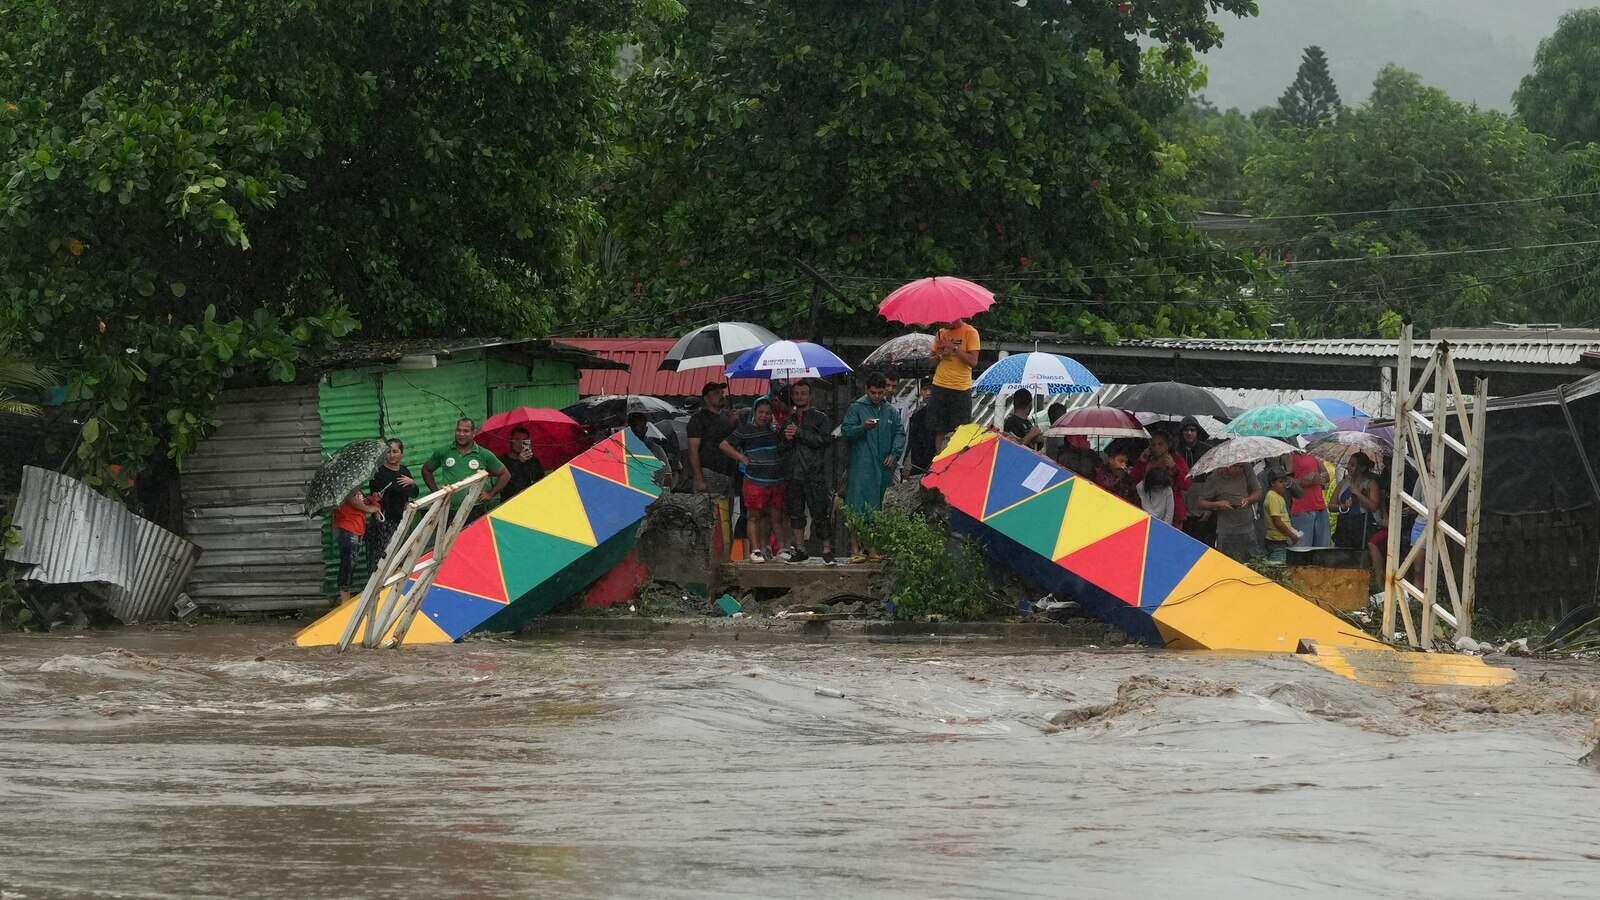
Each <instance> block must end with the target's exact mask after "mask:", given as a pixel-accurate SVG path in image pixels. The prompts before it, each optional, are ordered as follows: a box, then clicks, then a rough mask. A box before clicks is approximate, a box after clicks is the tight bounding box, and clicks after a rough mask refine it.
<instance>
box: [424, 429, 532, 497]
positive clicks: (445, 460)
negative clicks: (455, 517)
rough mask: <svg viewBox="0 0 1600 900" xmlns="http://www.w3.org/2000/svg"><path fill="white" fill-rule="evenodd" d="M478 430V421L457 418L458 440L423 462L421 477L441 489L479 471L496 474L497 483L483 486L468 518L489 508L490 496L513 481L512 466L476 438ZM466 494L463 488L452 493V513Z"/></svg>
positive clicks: (430, 484) (434, 487)
mask: <svg viewBox="0 0 1600 900" xmlns="http://www.w3.org/2000/svg"><path fill="white" fill-rule="evenodd" d="M477 434H478V424H477V423H476V422H474V421H472V420H471V419H465V418H463V419H459V420H457V421H456V442H455V443H454V444H452V445H450V446H448V447H446V448H444V449H443V450H439V451H436V452H435V453H434V454H433V455H432V456H430V457H428V461H427V462H425V463H423V464H422V480H423V481H426V482H427V483H428V487H429V488H430V489H432V490H435V491H437V490H438V489H439V487H440V484H441V483H442V484H455V483H456V482H458V481H465V480H466V479H468V478H471V477H472V476H474V475H476V474H478V473H479V472H488V473H489V474H490V475H493V476H495V481H494V484H491V485H489V486H488V487H487V488H484V491H483V495H482V496H481V497H479V499H478V505H477V506H476V507H474V508H473V510H472V514H471V515H470V516H469V517H468V519H467V521H469V522H470V521H471V520H472V519H476V518H477V517H479V516H481V515H483V514H484V513H485V512H487V511H488V509H489V507H488V505H487V504H488V501H489V500H490V498H492V497H494V496H495V495H496V494H498V493H500V492H501V491H503V490H505V488H506V485H507V484H509V483H510V482H511V470H510V469H507V468H506V466H505V463H502V462H501V461H500V458H499V457H498V456H495V455H494V454H493V453H490V452H489V451H487V450H485V449H483V448H482V447H479V446H478V445H477V443H475V442H474V441H473V438H474V437H475V436H477ZM435 472H437V473H438V475H437V476H435V475H434V473H435ZM465 496H466V492H464V491H463V492H460V493H456V494H452V495H451V496H450V512H451V513H452V514H453V513H454V512H455V511H456V508H457V507H459V506H460V505H461V500H462V498H463V497H465Z"/></svg>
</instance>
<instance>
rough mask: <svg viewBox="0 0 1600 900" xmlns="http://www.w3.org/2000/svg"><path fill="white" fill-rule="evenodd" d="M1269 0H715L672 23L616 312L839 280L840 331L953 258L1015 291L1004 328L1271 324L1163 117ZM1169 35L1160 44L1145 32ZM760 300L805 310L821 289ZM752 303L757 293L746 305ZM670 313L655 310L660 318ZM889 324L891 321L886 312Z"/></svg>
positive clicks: (639, 82) (1130, 330)
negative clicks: (1187, 182)
mask: <svg viewBox="0 0 1600 900" xmlns="http://www.w3.org/2000/svg"><path fill="white" fill-rule="evenodd" d="M1253 8H1254V4H1253V3H1251V2H1245V0H1209V2H1205V3H1195V2H1187V0H1136V2H1127V3H1120V4H1119V3H1111V2H1097V3H1067V2H1063V0H1047V2H1030V3H1028V4H1026V5H1021V4H1015V3H1010V2H999V0H935V2H910V0H890V2H883V3H871V4H862V3H857V2H844V0H817V2H811V3H801V4H796V3H790V2H779V0H705V2H699V3H694V4H690V5H689V6H688V11H687V14H686V15H685V16H684V17H683V18H682V19H680V20H678V21H676V22H674V23H672V25H671V27H668V28H664V29H662V30H660V31H658V32H656V33H654V34H652V35H650V36H649V39H648V40H647V42H646V45H645V49H644V55H643V64H642V67H641V68H640V69H639V70H638V71H637V72H635V73H634V74H633V75H632V77H631V78H630V82H629V92H630V96H629V99H630V102H631V104H632V107H633V118H632V127H631V128H630V130H629V132H628V135H627V137H628V148H627V150H628V156H627V157H626V158H625V165H623V166H622V167H620V168H619V170H618V172H617V175H616V177H615V178H614V180H613V181H612V183H611V185H610V191H609V194H610V198H609V201H608V210H609V213H610V218H611V220H612V221H611V224H612V227H613V228H614V229H615V231H616V238H617V240H618V243H619V245H620V247H621V254H622V258H621V260H620V262H619V263H618V264H617V265H616V266H615V272H616V275H617V279H616V290H615V292H614V294H613V296H614V297H616V298H618V299H617V300H615V301H614V304H613V305H612V306H610V307H606V308H600V309H596V310H593V311H592V313H591V319H593V320H595V321H612V320H615V319H617V318H618V317H621V316H625V315H627V314H628V313H629V311H631V310H635V309H637V308H638V307H639V306H640V305H641V304H642V305H643V307H644V309H645V310H647V311H648V310H652V309H653V310H660V311H667V310H680V311H681V310H685V309H695V308H697V307H696V304H698V303H701V302H704V299H705V298H715V297H718V296H726V295H730V294H732V295H740V294H742V292H746V291H749V290H752V289H756V288H759V287H760V286H762V285H767V284H772V283H774V282H776V283H780V284H782V283H788V282H789V280H790V279H792V278H794V277H795V276H796V275H797V273H798V272H799V271H800V270H799V269H798V267H797V266H796V264H795V260H800V261H802V262H805V263H808V264H811V265H814V266H816V267H817V268H819V269H822V270H824V271H826V272H828V273H831V274H832V275H834V276H836V278H835V280H836V282H837V284H838V285H839V286H840V287H841V289H842V291H841V293H842V294H843V295H844V296H842V297H841V296H837V295H831V294H830V295H828V297H827V302H828V306H827V318H826V319H825V322H824V326H825V328H824V330H832V331H835V332H837V331H841V330H846V329H849V330H859V329H861V328H863V327H872V326H871V325H868V324H867V323H869V322H871V321H872V319H871V314H870V310H871V308H872V304H873V303H874V302H875V300H876V299H878V298H881V296H882V294H883V292H884V291H885V290H886V289H888V288H889V287H892V286H893V285H894V284H896V283H898V282H900V281H903V280H905V279H908V278H912V277H919V276H922V275H926V274H929V273H936V272H950V273H961V274H964V275H968V276H976V277H978V278H980V280H983V281H985V283H987V284H989V285H991V286H993V287H995V288H997V289H1000V290H1008V291H1009V300H1008V302H1006V303H1005V304H1003V305H1001V307H1000V308H999V309H998V310H997V311H996V312H995V313H993V314H991V316H990V320H989V322H988V327H990V328H999V329H1001V330H1006V331H1012V332H1027V331H1029V330H1033V329H1047V328H1055V329H1062V330H1069V331H1079V332H1082V333H1086V334H1091V335H1097V336H1101V337H1106V338H1114V337H1117V336H1119V335H1126V334H1178V333H1191V334H1193V333H1209V334H1246V333H1252V332H1254V331H1256V330H1257V329H1259V328H1260V327H1261V325H1262V324H1263V323H1264V321H1265V318H1264V316H1265V314H1264V313H1263V312H1261V311H1259V310H1256V309H1255V308H1253V307H1252V306H1251V305H1250V304H1245V303H1237V304H1227V303H1218V302H1217V301H1219V300H1224V301H1225V300H1227V299H1228V298H1230V297H1238V296H1239V295H1240V293H1241V290H1242V289H1243V288H1244V287H1245V286H1247V285H1249V284H1251V283H1253V281H1254V279H1255V277H1256V275H1257V273H1258V267H1257V266H1256V265H1255V264H1254V262H1253V260H1252V259H1251V258H1250V257H1249V256H1243V257H1241V256H1235V255H1230V254H1229V253H1227V252H1225V251H1223V250H1222V249H1221V248H1220V247H1218V246H1216V245H1215V244H1212V243H1210V242H1208V241H1205V240H1203V239H1201V238H1200V237H1199V236H1197V235H1196V234H1195V233H1194V232H1193V231H1192V230H1191V229H1190V228H1189V226H1188V224H1187V223H1188V221H1189V219H1190V214H1191V209H1190V208H1189V207H1188V205H1187V202H1186V198H1184V197H1183V196H1182V194H1181V191H1180V190H1179V187H1180V185H1179V182H1180V180H1181V178H1182V177H1183V175H1184V174H1185V173H1186V171H1187V161H1186V158H1185V155H1184V154H1183V152H1182V151H1181V150H1180V149H1178V148H1176V147H1174V146H1172V145H1170V144H1168V143H1167V142H1165V141H1164V140H1163V139H1162V137H1161V135H1160V133H1159V132H1158V131H1157V129H1156V128H1155V127H1154V126H1153V123H1154V122H1156V121H1158V120H1160V119H1162V118H1164V117H1166V116H1168V115H1170V114H1171V113H1172V112H1173V111H1175V110H1176V109H1178V108H1179V107H1180V106H1182V104H1183V103H1184V102H1185V101H1186V98H1187V96H1188V94H1189V93H1190V92H1191V91H1192V89H1193V88H1194V87H1195V86H1196V80H1195V76H1196V69H1195V67H1194V66H1193V64H1192V62H1191V49H1194V48H1198V49H1204V48H1206V47H1209V46H1211V45H1213V44H1214V43H1215V42H1216V41H1217V39H1218V37H1219V31H1218V26H1217V23H1216V22H1215V21H1213V20H1212V19H1211V18H1209V14H1216V13H1219V12H1227V13H1236V14H1247V13H1250V12H1253ZM1147 37H1154V38H1157V39H1159V40H1162V41H1164V42H1165V43H1164V44H1163V45H1161V46H1160V47H1158V48H1156V49H1154V50H1153V51H1151V52H1150V53H1148V54H1141V53H1140V51H1139V41H1140V39H1142V38H1147ZM762 302H763V303H765V304H768V305H764V306H762V307H760V308H759V309H755V308H752V310H751V311H750V314H751V315H754V316H757V317H762V316H765V317H768V318H769V319H772V320H774V321H776V322H777V323H779V324H781V323H782V321H783V319H784V317H785V316H789V317H796V318H797V317H799V316H802V315H804V311H805V309H806V308H807V300H806V297H805V296H804V293H803V291H802V290H793V291H791V292H790V293H788V294H782V295H772V296H769V295H762ZM734 311H735V312H738V311H739V310H738V309H735V310H734ZM648 314H649V313H648V312H647V313H646V315H648ZM878 327H887V326H885V325H882V324H881V323H880V325H879V326H878Z"/></svg>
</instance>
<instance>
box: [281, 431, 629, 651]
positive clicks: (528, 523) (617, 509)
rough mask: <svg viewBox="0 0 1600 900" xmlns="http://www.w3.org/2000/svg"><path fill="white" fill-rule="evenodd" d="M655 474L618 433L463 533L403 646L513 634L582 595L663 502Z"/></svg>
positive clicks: (348, 608) (326, 634)
mask: <svg viewBox="0 0 1600 900" xmlns="http://www.w3.org/2000/svg"><path fill="white" fill-rule="evenodd" d="M660 468H661V461H660V460H659V459H657V458H656V456H655V455H654V454H653V453H651V452H650V449H649V448H648V447H646V446H644V444H642V443H641V442H640V441H639V440H638V439H637V438H636V437H635V436H634V435H633V433H632V432H630V431H627V430H626V429H624V430H623V431H621V432H618V433H617V434H615V435H613V436H611V437H609V438H607V439H606V440H604V441H601V442H600V443H598V444H595V445H594V446H593V447H591V448H589V449H588V450H586V451H584V452H583V453H581V454H579V455H578V456H577V457H576V458H574V459H573V460H572V461H570V462H568V463H567V464H566V465H564V466H562V467H561V468H559V469H556V470H555V471H554V472H551V473H550V474H549V475H547V476H545V477H544V478H543V479H542V480H540V481H539V482H538V483H537V484H534V485H533V486H531V487H529V488H528V489H526V490H524V491H523V492H522V493H520V494H518V495H517V496H515V497H513V498H511V499H510V500H509V501H507V502H506V503H504V504H501V505H500V506H498V507H496V508H495V509H494V510H493V511H491V512H490V513H489V514H488V515H487V516H484V517H482V518H480V519H478V520H477V521H475V522H473V523H472V524H470V525H468V526H467V527H466V528H464V529H462V531H461V534H460V535H459V536H458V537H457V538H456V543H455V546H454V547H452V548H451V550H450V555H449V556H447V557H446V558H445V561H444V563H443V565H441V566H440V567H439V574H438V575H437V577H436V578H435V579H434V585H433V588H432V589H431V590H429V591H428V595H427V596H426V597H424V598H423V601H422V607H421V611H420V613H419V614H418V615H417V617H416V619H415V620H414V621H413V622H412V625H411V629H410V631H409V632H408V633H407V634H406V643H407V644H423V643H442V642H448V641H454V640H459V639H460V638H461V637H462V636H463V635H465V634H467V633H468V632H471V631H475V630H482V631H513V630H515V629H516V628H518V627H520V626H521V625H523V624H525V623H526V622H527V621H528V620H529V619H531V618H533V617H534V616H537V615H539V614H541V613H544V612H548V611H549V610H550V609H551V608H552V607H554V606H555V605H556V604H558V603H560V602H561V601H563V600H565V599H567V598H568V597H570V596H572V595H573V594H575V593H577V592H578V591H580V590H582V589H583V588H584V587H587V586H588V585H589V584H590V583H591V582H593V581H594V580H595V579H597V578H599V577H600V576H601V575H604V574H605V573H606V572H607V571H609V570H610V569H611V567H612V566H614V565H616V563H617V562H618V561H619V560H620V559H621V558H622V557H623V556H625V555H626V554H627V552H628V550H629V549H630V548H631V547H632V546H633V543H634V539H635V537H636V536H637V532H638V529H637V527H636V526H637V525H638V524H639V521H640V520H641V519H643V518H644V513H645V508H646V507H648V506H649V505H650V503H651V502H652V501H654V500H655V499H656V497H657V496H659V495H660V493H661V489H660V488H659V487H657V486H656V484H655V473H656V471H657V470H658V469H660ZM414 584H415V582H407V585H406V589H407V590H410V588H411V587H412V585H414ZM355 603H356V601H355V600H351V601H350V602H348V603H345V604H343V605H341V606H339V607H338V608H337V609H334V610H332V611H331V612H329V613H328V614H327V615H325V616H323V617H322V618H320V619H318V620H317V621H316V622H313V623H312V624H311V625H308V626H307V627H306V628H305V629H303V630H302V631H301V632H300V633H299V634H297V635H296V636H295V643H297V644H299V645H300V646H302V647H313V646H324V645H330V644H335V643H337V642H338V640H339V636H340V635H341V634H342V633H343V631H344V627H345V625H346V624H347V623H348V622H349V621H350V616H351V615H353V614H354V611H355Z"/></svg>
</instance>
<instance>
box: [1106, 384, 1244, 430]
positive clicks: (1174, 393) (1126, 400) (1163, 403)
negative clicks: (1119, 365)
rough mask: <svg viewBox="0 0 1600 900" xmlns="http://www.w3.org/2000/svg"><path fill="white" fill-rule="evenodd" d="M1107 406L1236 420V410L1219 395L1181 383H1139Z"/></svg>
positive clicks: (1124, 391) (1172, 414)
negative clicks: (1219, 397) (1230, 407)
mask: <svg viewBox="0 0 1600 900" xmlns="http://www.w3.org/2000/svg"><path fill="white" fill-rule="evenodd" d="M1105 405H1106V406H1112V407H1115V408H1117V409H1125V410H1127V411H1128V412H1136V413H1137V412H1143V413H1155V414H1156V415H1160V416H1210V417H1212V418H1213V419H1221V420H1222V421H1224V422H1226V421H1227V420H1229V419H1231V418H1233V410H1231V409H1229V408H1228V406H1227V404H1225V403H1223V402H1222V401H1221V400H1219V399H1217V395H1216V394H1213V393H1211V392H1210V391H1208V390H1206V389H1205V388H1203V387H1195V386H1194V385H1192V384H1184V383H1182V382H1179V381H1152V382H1148V383H1146V384H1135V385H1132V386H1130V387H1128V388H1126V389H1125V390H1123V391H1122V393H1120V394H1117V395H1115V396H1112V397H1110V398H1108V399H1107V400H1106V401H1105Z"/></svg>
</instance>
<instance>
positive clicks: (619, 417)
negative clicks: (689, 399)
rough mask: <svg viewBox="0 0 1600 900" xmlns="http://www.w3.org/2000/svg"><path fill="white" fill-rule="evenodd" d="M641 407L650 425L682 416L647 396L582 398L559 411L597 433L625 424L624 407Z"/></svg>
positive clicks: (681, 410) (663, 403) (660, 400)
mask: <svg viewBox="0 0 1600 900" xmlns="http://www.w3.org/2000/svg"><path fill="white" fill-rule="evenodd" d="M629 406H643V407H644V412H645V418H647V419H649V420H650V421H651V422H660V421H661V420H663V419H671V418H673V417H675V416H681V415H684V410H683V409H682V408H680V407H677V406H674V405H673V404H671V403H668V402H667V401H665V400H663V399H661V398H660V397H648V396H644V395H641V394H608V395H605V396H600V397H585V398H584V399H582V400H579V401H578V402H577V403H574V404H572V405H571V406H568V407H564V408H563V409H562V410H561V411H562V412H564V413H566V414H567V415H569V416H571V417H572V418H573V420H574V421H576V422H577V423H578V424H579V425H582V426H584V427H585V428H587V429H589V430H590V431H591V432H597V433H598V432H601V431H602V430H604V429H611V428H619V427H621V426H623V425H626V424H627V422H628V407H629Z"/></svg>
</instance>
